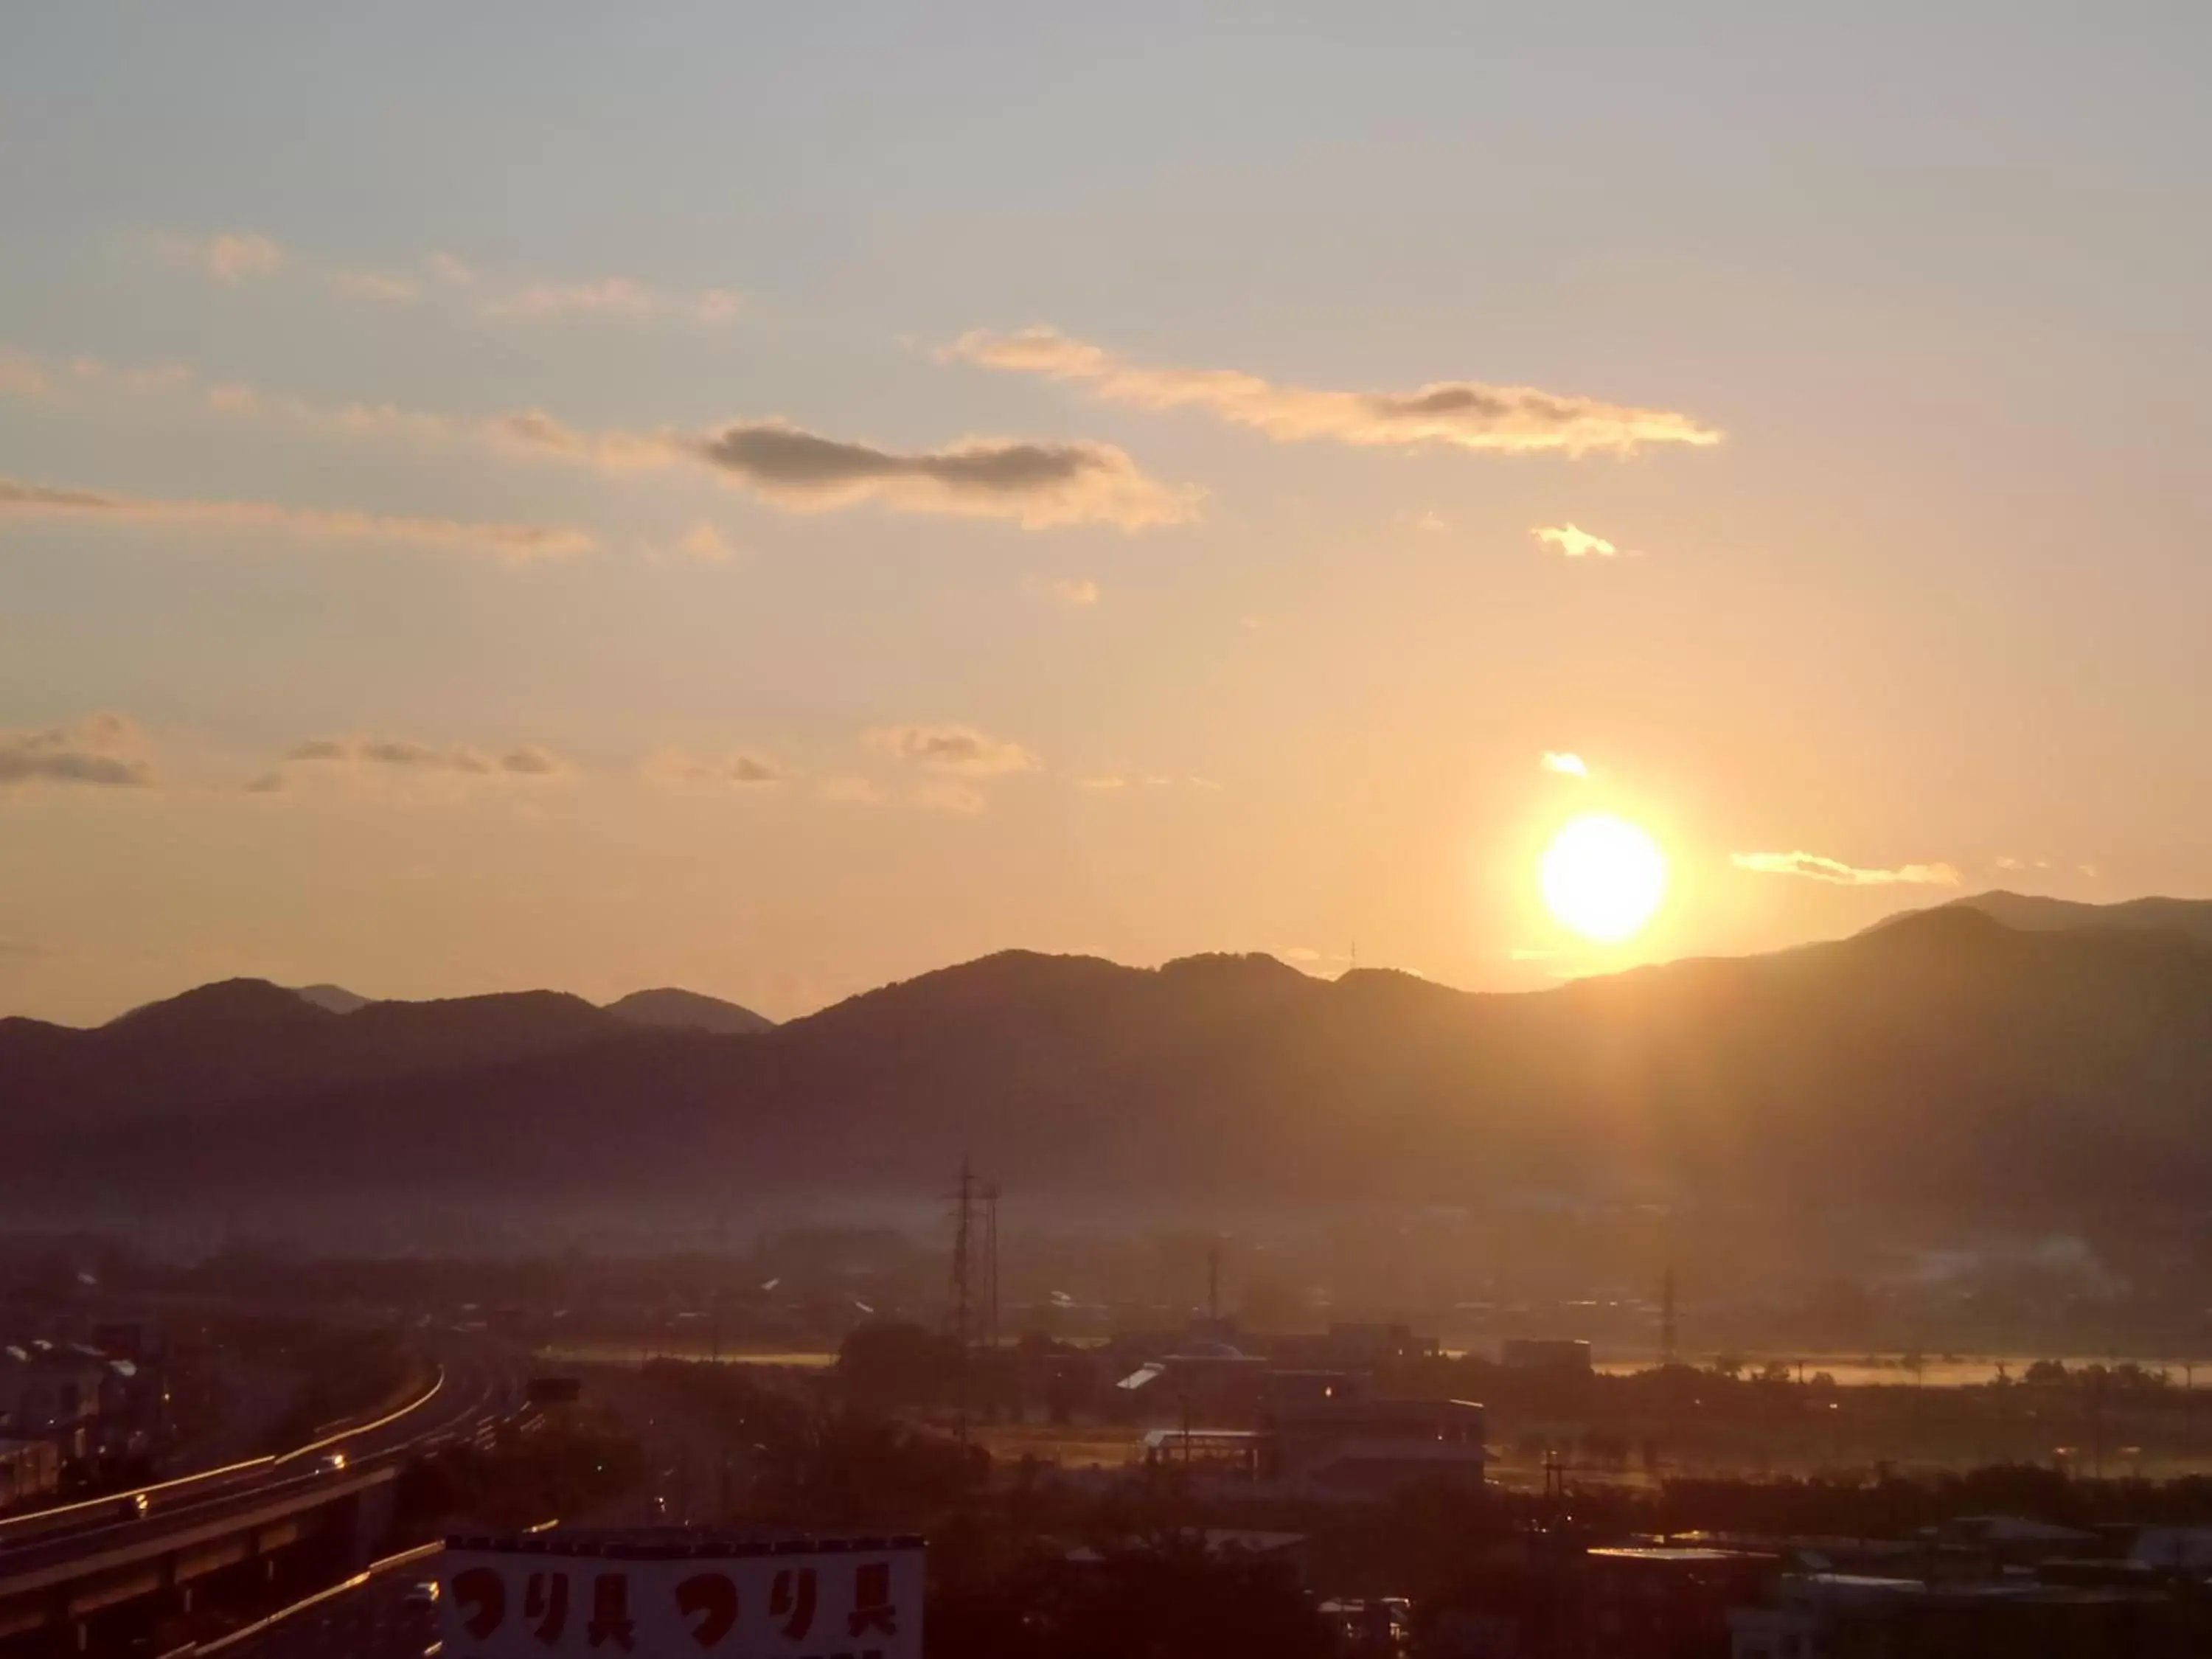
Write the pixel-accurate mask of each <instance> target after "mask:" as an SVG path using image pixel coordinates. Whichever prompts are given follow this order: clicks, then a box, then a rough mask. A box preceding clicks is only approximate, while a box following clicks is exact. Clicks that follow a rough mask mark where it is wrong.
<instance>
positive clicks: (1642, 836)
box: [1536, 812, 1667, 945]
mask: <svg viewBox="0 0 2212 1659" xmlns="http://www.w3.org/2000/svg"><path fill="white" fill-rule="evenodd" d="M1536 878H1537V884H1538V885H1539V886H1540V887H1541V889H1542V890H1543V895H1544V908H1546V909H1547V910H1549V911H1550V912H1551V913H1552V916H1553V920H1554V921H1557V922H1559V925H1560V926H1561V927H1566V928H1568V929H1570V930H1571V931H1572V932H1574V933H1580V934H1581V935H1582V936H1583V938H1584V939H1593V940H1595V941H1596V942H1597V943H1599V944H1601V945H1618V944H1620V942H1621V941H1622V940H1624V939H1630V938H1632V937H1633V936H1634V935H1635V934H1637V933H1640V932H1641V931H1642V930H1643V928H1644V924H1645V923H1646V922H1648V921H1650V920H1651V918H1652V915H1654V914H1655V913H1656V911H1657V910H1658V908H1659V905H1660V902H1661V901H1662V900H1663V899H1664V898H1665V897H1666V896H1667V855H1666V854H1664V853H1662V852H1661V851H1660V850H1659V843H1658V842H1656V841H1654V840H1652V839H1651V837H1650V835H1648V834H1647V833H1645V831H1644V830H1643V829H1640V828H1638V826H1637V825H1635V824H1633V823H1629V822H1628V820H1627V819H1626V818H1619V817H1613V815H1612V814H1611V813H1607V812H1588V813H1584V814H1583V815H1582V816H1581V817H1576V818H1571V819H1569V820H1568V822H1567V823H1565V825H1563V826H1562V827H1561V828H1560V830H1559V834H1557V835H1556V836H1553V837H1552V844H1551V845H1550V846H1549V847H1547V848H1545V849H1544V856H1543V859H1542V860H1541V862H1540V863H1539V865H1538V866H1537V872H1536Z"/></svg>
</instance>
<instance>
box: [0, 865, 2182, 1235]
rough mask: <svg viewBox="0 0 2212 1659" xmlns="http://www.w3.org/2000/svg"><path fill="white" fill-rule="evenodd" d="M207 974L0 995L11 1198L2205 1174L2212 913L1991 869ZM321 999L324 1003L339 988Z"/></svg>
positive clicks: (1098, 1192) (2063, 1182)
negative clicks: (146, 999) (511, 962)
mask: <svg viewBox="0 0 2212 1659" xmlns="http://www.w3.org/2000/svg"><path fill="white" fill-rule="evenodd" d="M334 989H335V987H312V991H313V994H312V997H311V994H308V993H301V992H295V991H291V990H286V989H283V988H282V987H276V986H274V985H270V984H268V983H266V982H264V981H227V982H224V983H221V984H216V985H210V986H204V987H200V988H198V989H197V990H194V991H190V992H186V993H185V994H184V995H182V996H179V997H176V998H173V999H171V1000H168V1001H166V1002H161V1003H157V1004H155V1005H152V1006H148V1007H144V1008H141V1009H137V1010H135V1011H133V1012H131V1013H129V1014H126V1015H124V1016H123V1017H121V1018H118V1019H117V1020H114V1021H112V1022H110V1023H109V1024H106V1025H105V1026H101V1027H99V1028H96V1029H94V1030H73V1029H70V1028H64V1027H59V1026H53V1025H48V1024H41V1023H40V1022H36V1021H31V1020H24V1019H10V1020H4V1021H0V1188H4V1189H5V1190H7V1191H8V1192H9V1193H10V1194H16V1195H30V1194H36V1195H38V1196H39V1197H40V1198H42V1199H45V1200H50V1201H61V1200H73V1199H74V1200H83V1201H87V1202H90V1201H94V1200H99V1201H102V1202H106V1203H111V1204H112V1203H114V1202H117V1201H122V1200H129V1199H131V1197H132V1195H135V1194H143V1195H146V1196H147V1197H148V1198H149V1200H150V1199H152V1198H154V1197H164V1198H167V1199H168V1200H172V1201H175V1200H179V1197H180V1195H190V1196H191V1197H194V1198H197V1199H199V1200H205V1201H210V1202H213V1201H217V1200H220V1199H221V1197H222V1195H223V1194H241V1193H242V1194H251V1193H257V1192H265V1191H268V1190H270V1189H271V1188H272V1187H273V1188H281V1189H283V1190H285V1191H288V1192H291V1193H295V1194H309V1195H313V1194H325V1193H327V1194H360V1193H363V1192H404V1193H408V1194H443V1195H446V1196H449V1197H453V1198H458V1199H461V1200H476V1199H482V1200H494V1199H500V1200H504V1199H508V1198H513V1197H516V1196H519V1195H527V1196H530V1197H532V1198H535V1199H538V1200H545V1199H549V1198H568V1197H573V1198H583V1197H586V1196H597V1197H600V1198H608V1197H620V1198H623V1199H629V1200H655V1199H663V1198H665V1199H671V1200H674V1199H682V1200H686V1201H691V1200H706V1201H725V1200H744V1199H747V1198H750V1197H755V1196H760V1195H765V1194H780V1195H782V1196H784V1197H786V1198H789V1197H793V1196H794V1195H800V1196H803V1195H806V1194H831V1193H838V1194H904V1195H906V1196H908V1198H921V1199H925V1200H926V1199H927V1196H928V1195H929V1194H933V1192H935V1191H936V1190H937V1188H939V1187H941V1186H942V1185H943V1182H944V1173H945V1170H949V1169H950V1168H951V1167H952V1165H953V1164H955V1163H956V1162H957V1160H958V1159H959V1158H961V1157H962V1156H963V1154H968V1153H972V1154H974V1155H975V1157H976V1158H977V1159H978V1160H979V1161H980V1162H981V1163H982V1164H984V1165H985V1166H986V1167H987V1168H988V1169H990V1170H992V1171H993V1172H994V1174H995V1175H998V1176H1000V1177H1001V1178H1003V1179H1004V1180H1006V1182H1009V1183H1010V1184H1017V1185H1019V1186H1021V1187H1023V1188H1025V1189H1026V1190H1028V1191H1030V1192H1031V1193H1033V1194H1065V1195H1066V1196H1067V1198H1069V1199H1070V1200H1077V1199H1083V1200H1092V1201H1104V1200H1124V1201H1127V1202H1131V1203H1144V1204H1152V1205H1167V1204H1172V1203H1175V1202H1178V1201H1181V1202H1189V1201H1199V1200H1202V1201H1204V1202H1206V1203H1207V1204H1210V1205H1215V1206H1227V1205H1235V1206H1260V1205H1299V1206H1310V1205H1316V1204H1326V1203H1329V1202H1332V1201H1339V1200H1345V1201H1351V1200H1357V1201H1360V1202H1376V1201H1402V1202H1407V1203H1419V1204H1450V1205H1467V1204H1473V1203H1477V1202H1480V1201H1483V1200H1486V1199H1493V1198H1497V1197H1499V1196H1501V1195H1505V1194H1518V1195H1522V1196H1523V1197H1525V1196H1526V1195H1528V1194H1547V1195H1552V1196H1553V1197H1554V1198H1556V1199H1558V1200H1559V1201H1563V1202H1565V1201H1582V1200H1604V1201H1607V1202H1614V1203H1620V1202H1641V1201H1649V1202H1653V1203H1661V1204H1677V1203H1685V1202H1686V1203H1690V1204H1692V1205H1695V1204H1706V1205H1716V1204H1729V1205H1738V1206H1741V1205H1746V1204H1755V1205H1758V1206H1765V1207H1767V1208H1769V1209H1771V1210H1772V1211H1774V1212H1777V1213H1785V1214H1786V1213H1796V1212H1803V1213H1806V1214H1808V1215H1809V1214H1813V1213H1815V1212H1832V1211H1835V1210H1837V1209H1838V1206H1861V1207H1864V1208H1868V1209H1869V1210H1871V1209H1874V1208H1880V1209H1883V1210H1888V1211H1896V1212H1940V1213H1941V1214H1942V1215H1944V1216H1946V1217H1948V1218H1953V1219H1954V1220H1956V1221H1958V1222H1960V1224H1961V1225H1965V1224H1967V1223H1972V1224H1976V1225H1979V1224H1981V1223H1984V1222H1987V1223H2003V1224H2006V1225H2029V1226H2047V1225H2057V1223H2058V1222H2060V1221H2062V1220H2064V1219H2067V1218H2078V1217H2080V1216H2081V1214H2083V1213H2084V1212H2104V1211H2110V1210H2112V1209H2114V1208H2116V1207H2118V1208H2123V1209H2127V1210H2130V1211H2132V1212H2138V1213H2142V1212H2150V1211H2161V1212H2165V1211H2170V1212H2173V1213H2175V1214H2193V1213H2195V1212H2197V1211H2198V1210H2201V1209H2202V1207H2203V1193H2204V1192H2205V1190H2206V1189H2207V1187H2206V1183H2207V1182H2208V1181H2212V1133H2208V1131H2212V904H2206V903H2201V902H2188V901H2144V902H2139V903H2138V904H2136V905H2130V906H2112V907H2093V906H2084V907H2074V908H2057V906H2056V905H2055V902H2051V901H2044V900H2036V899H2025V898H2021V897H2020V896H2016V895H2009V894H1989V895H1984V896H1980V897H1978V898H1976V899H1973V900H1969V901H1963V902H1960V903H1957V904H1954V905H1948V906H1944V907H1940V908H1935V909H1932V910H1926V911H1922V912H1918V913H1916V914H1912V915H1905V916H1902V917H1899V918H1895V919H1893V920H1892V921H1888V922H1886V923H1884V924H1882V925H1881V926H1880V927H1875V928H1873V929H1870V930H1869V931H1868V932H1866V933H1861V934H1859V935H1857V936H1856V937H1853V938H1850V939H1843V940H1838V941H1835V942H1832V943H1827V944H1821V945H1806V946H1801V947H1798V948H1796V949H1794V950H1790V951H1780V952H1777V953H1774V954H1771V955H1767V956H1759V957H1741V958H1730V959H1700V960H1689V961H1683V962H1677V963H1668V964H1665V965H1662V966H1655V967H1649V968H1642V969H1635V970H1632V971H1631V972H1627V973H1623V974H1619V975H1610V976H1607V977H1602V978H1593V979H1586V980H1579V981H1571V982H1568V983H1566V984H1564V985H1562V986H1560V987H1558V988H1556V989H1553V990H1548V991H1542V992H1533V993H1522V994H1469V993H1464V992H1460V991H1455V990H1450V989H1448V988H1445V987H1442V986H1438V985H1436V984H1432V983H1430V982H1428V981H1424V980H1421V979H1419V978H1416V977H1413V976H1412V975H1406V974H1401V973H1395V972H1391V971H1388V970H1376V969H1363V970H1358V971H1354V972H1352V973H1349V974H1346V975H1343V976H1342V977H1341V978H1339V979H1337V980H1334V981H1326V980H1321V979H1316V978H1313V977H1310V976H1309V975H1305V974H1303V973H1300V972H1298V971H1297V970H1296V969H1292V968H1290V967H1288V966H1285V964H1283V963H1279V962H1277V961H1275V960H1273V958H1271V957H1255V956H1209V957H1191V958H1187V959H1184V960H1182V961H1176V962H1171V963H1167V964H1166V965H1165V966H1164V967H1161V968H1158V969H1134V968H1127V967H1121V966H1118V965H1116V964H1115V963H1109V962H1105V961H1101V960H1098V959H1097V958H1093V957H1048V956H1040V955H1036V954H1032V953H1029V952H1022V951H1008V952H1004V953H1001V954H999V955H995V956H991V957H983V958H981V959H980V960H978V961H975V962H970V963H964V964H962V965H959V966H957V967H952V968H947V969H941V970H939V971H938V972H935V973H931V974H926V975H921V977H919V978H916V979H914V980H909V981H903V982H901V983H898V984H894V985H889V986H885V987H882V988H880V989H878V990H875V991H871V992H868V993H866V994H862V995H860V996H856V997H854V998H852V999H850V1000H847V1001H844V1002H842V1003H839V1004H837V1005H836V1006H832V1007H830V1008H828V1009H825V1010H823V1011H822V1012H819V1013H817V1014H813V1015H811V1016H809V1017H807V1018H802V1019H797V1020H793V1021H790V1022H788V1023H787V1024H782V1025H779V1026H771V1025H769V1023H768V1022H766V1021H765V1020H762V1019H760V1018H758V1017H757V1016H753V1015H750V1014H748V1013H746V1012H745V1011H744V1010H742V1009H738V1008H736V1007H735V1006H733V1005H729V1004H720V1003H715V1002H714V1001H713V1000H711V999H704V998H694V997H693V996H692V995H691V994H689V993H684V992H677V991H655V992H648V993H641V994H639V995H638V996H636V997H632V998H627V999H624V1000H623V1002H621V1003H617V1004H615V1005H612V1006H610V1007H606V1008H600V1007H595V1006H592V1005H591V1004H589V1003H587V1002H586V1001H584V1000H581V999H579V998H576V997H572V996H568V995H565V994H559V993H555V992H544V991H540V992H525V993H520V994H511V995H502V996H486V997H470V998H462V999H458V1000H450V1001H442V1002H424V1003H406V1002H367V1001H362V1002H359V1003H358V1006H352V1007H350V1010H349V1012H333V1006H332V1005H333V1000H332V998H331V996H330V994H329V993H330V992H331V991H332V990H334ZM341 1000H343V999H341Z"/></svg>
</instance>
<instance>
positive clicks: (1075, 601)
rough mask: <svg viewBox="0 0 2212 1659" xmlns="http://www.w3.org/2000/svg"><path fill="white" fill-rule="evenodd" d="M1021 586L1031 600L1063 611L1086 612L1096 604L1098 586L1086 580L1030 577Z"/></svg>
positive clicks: (1061, 577) (1063, 577)
mask: <svg viewBox="0 0 2212 1659" xmlns="http://www.w3.org/2000/svg"><path fill="white" fill-rule="evenodd" d="M1022 586H1024V588H1026V589H1027V590H1028V591H1029V592H1030V596H1031V597H1032V598H1035V599H1042V600H1044V601H1045V603H1047V604H1048V605H1058V606H1060V609H1062V610H1063V611H1087V610H1089V609H1090V608H1091V606H1092V605H1096V604H1097V603H1098V584H1097V582H1094V581H1091V580H1089V579H1088V578H1079V577H1073V576H1031V577H1030V578H1029V579H1028V580H1026V581H1024V583H1023V584H1022Z"/></svg>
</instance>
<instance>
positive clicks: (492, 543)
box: [0, 478, 592, 562]
mask: <svg viewBox="0 0 2212 1659" xmlns="http://www.w3.org/2000/svg"><path fill="white" fill-rule="evenodd" d="M11 516H12V517H46V518H78V519H87V520H106V521H109V522H112V523H117V524H154V525H179V526H193V527H197V528H205V529H210V530H252V531H267V532H276V533H281V534H285V535H292V536H300V537H304V538H308V539H310V540H316V541H347V542H381V543H386V544H401V545H408V546H416V547H426V548H436V549H441V550H447V551H453V552H461V553H475V554H483V555H488V556H491V557H493V558H496V559H501V560H504V561H507V562H523V561H526V560H530V559H541V558H553V557H560V556H568V555H572V554H577V553H586V552H589V551H590V550H591V549H592V538H590V537H589V536H587V535H586V534H585V533H584V532H582V531H580V530H572V529H566V528H562V527H560V526H550V525H529V524H485V523H477V522H471V521H466V520H453V519H416V518H406V517H398V516H394V515H392V514H388V513H358V512H354V511H351V510H344V509H341V510H331V509H327V508H319V507H285V506H283V505H281V504H279V503H277V502H275V501H173V500H163V499H160V498H156V497H150V496H143V495H117V494H115V493H113V492H112V491H108V490H101V489H70V488H64V487H59V486H55V485H51V484H38V483H24V482H22V481H21V480H19V479H14V478H0V518H7V517H11Z"/></svg>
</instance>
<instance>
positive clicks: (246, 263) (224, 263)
mask: <svg viewBox="0 0 2212 1659" xmlns="http://www.w3.org/2000/svg"><path fill="white" fill-rule="evenodd" d="M161 252H163V253H164V254H166V255H167V257H168V258H170V259H171V260H173V261H174V262H175V263H177V264H185V265H191V266H192V267H194V268H196V269H197V270H201V271H203V272H204V273H205V274H206V275H208V276H212V277H213V278H214V279H215V280H216V281H217V282H219V283H242V282H244V281H245V280H246V278H248V277H249V276H273V275H274V274H275V273H276V272H277V271H279V270H283V267H284V262H285V259H286V258H287V256H286V254H285V252H284V249H283V246H282V245H281V244H279V243H278V242H277V241H276V240H275V239H274V238H272V237H268V236H263V235H261V234H258V233H252V232H234V233H231V234H226V235H222V236H210V237H209V238H207V239H206V240H193V239H191V238H190V237H184V236H165V237H163V238H162V239H161Z"/></svg>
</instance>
